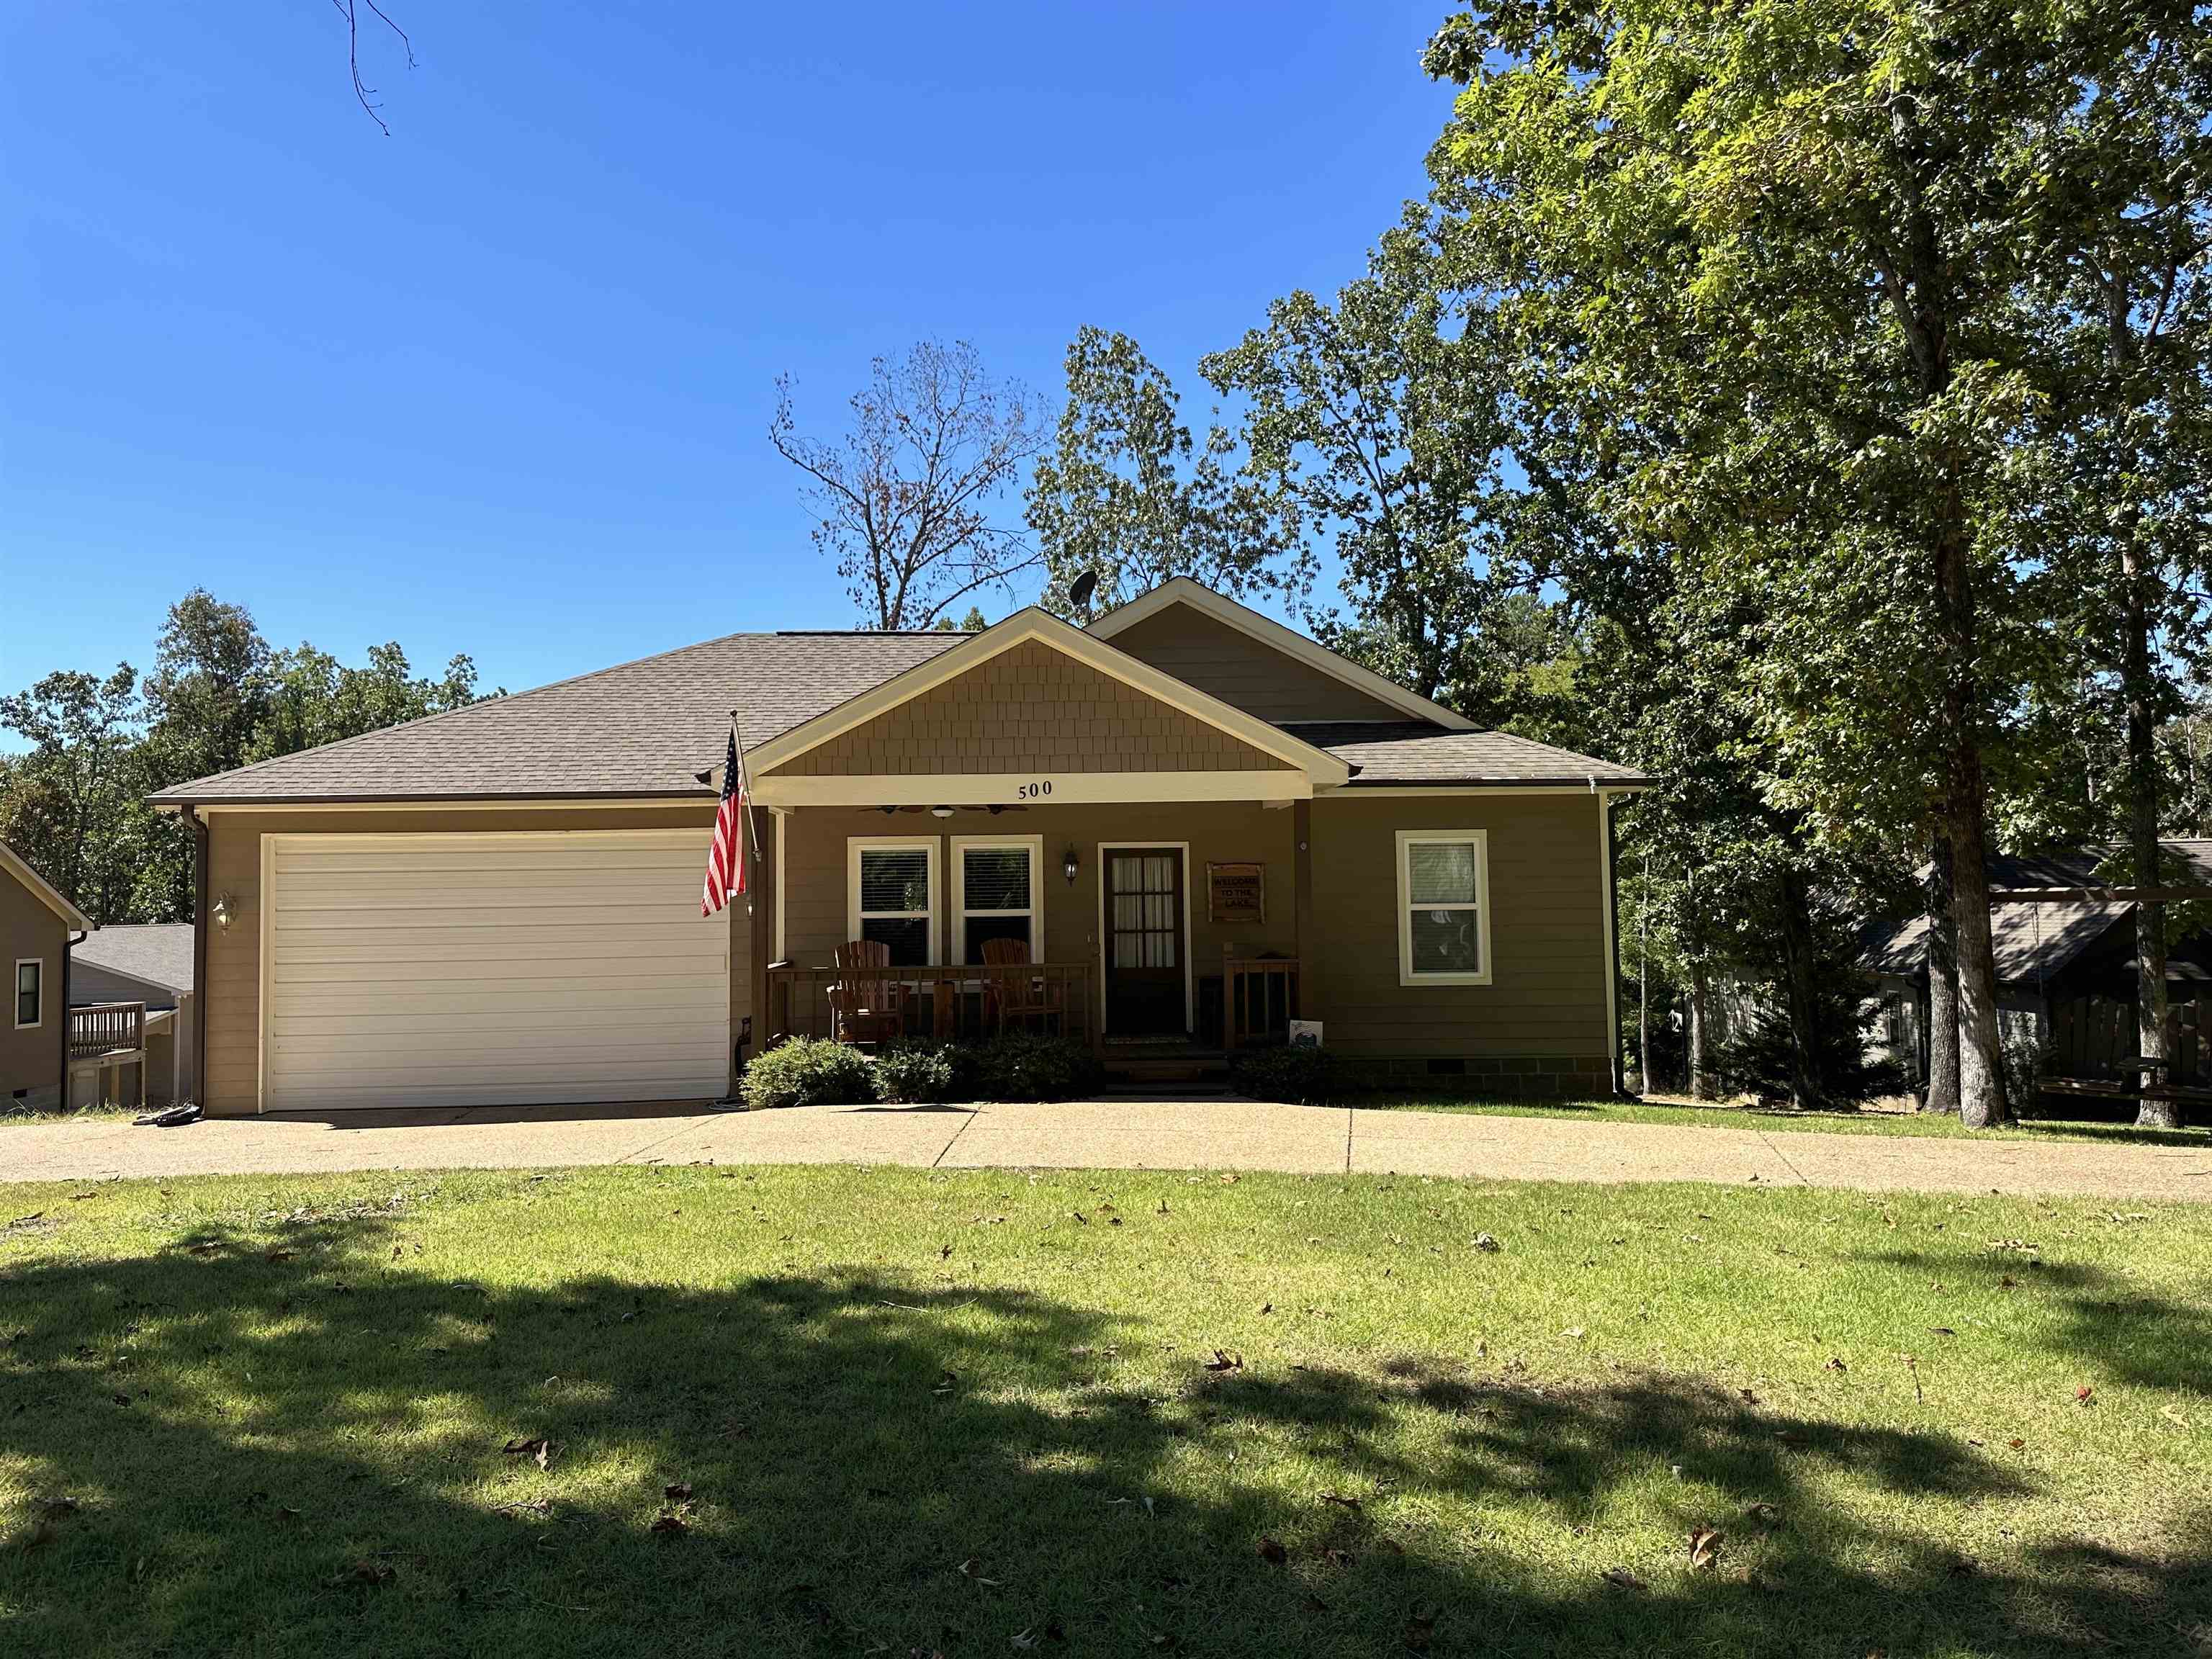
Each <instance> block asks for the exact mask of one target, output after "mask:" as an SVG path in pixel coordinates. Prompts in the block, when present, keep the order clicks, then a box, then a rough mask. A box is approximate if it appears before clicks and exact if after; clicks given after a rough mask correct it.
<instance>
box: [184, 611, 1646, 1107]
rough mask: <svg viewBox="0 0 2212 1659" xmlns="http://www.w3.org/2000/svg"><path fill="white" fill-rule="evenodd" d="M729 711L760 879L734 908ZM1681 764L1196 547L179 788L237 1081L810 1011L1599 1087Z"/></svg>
mask: <svg viewBox="0 0 2212 1659" xmlns="http://www.w3.org/2000/svg"><path fill="white" fill-rule="evenodd" d="M733 715H734V718H735V720H736V723H737V726H738V741H739V742H740V743H741V744H743V746H744V762H743V764H744V772H745V775H746V778H747V782H748V787H749V792H750V800H751V803H752V810H751V811H750V813H749V814H748V818H749V822H750V826H751V830H752V834H751V836H750V841H751V843H752V844H751V846H750V861H751V890H750V901H747V900H740V901H738V902H734V903H732V905H731V906H730V907H729V909H728V911H727V912H726V913H725V914H723V915H718V916H716V917H714V918H713V919H711V920H702V918H701V915H700V890H701V886H702V875H703V872H704V869H705V865H706V857H707V850H708V832H709V828H710V826H711V824H712V823H713V820H714V803H715V799H716V795H717V792H718V789H719V786H720V781H721V779H720V763H721V760H722V757H723V755H724V753H725V750H726V744H727V741H728V734H729V732H730V727H731V722H732V716H733ZM1649 781H1650V780H1648V779H1646V778H1645V777H1644V776H1643V775H1640V774H1638V773H1637V772H1634V771H1632V770H1631V769H1628V768H1626V767H1622V766H1617V765H1613V764H1611V763H1607V762H1605V761H1601V760H1593V759H1590V758H1589V757H1584V756H1580V755H1573V754H1569V753H1567V752H1565V751H1564V750H1558V749H1553V748H1548V747H1547V746H1545V745H1544V744H1538V743H1533V742H1529V741H1528V740H1526V739H1523V738H1515V737H1509V736H1505V735H1504V734H1501V733H1498V732H1483V731H1477V730H1475V729H1474V728H1473V726H1471V724H1470V723H1469V722H1468V720H1465V719H1464V718H1462V716H1460V715H1459V714H1455V713H1454V712H1453V711H1452V710H1450V709H1449V708H1443V707H1441V706H1440V705H1438V704H1437V703H1435V702H1430V701H1429V700H1427V699H1425V698H1423V697H1419V696H1414V695H1413V693H1411V692H1409V691H1407V690H1404V689H1403V688H1401V687H1400V686H1397V685H1395V684H1391V683H1390V682H1389V681H1388V680H1385V679H1383V678H1379V677H1378V676H1376V675H1375V674H1372V673H1370V672H1369V671H1367V670H1365V669H1364V668H1361V667H1359V666H1358V665H1355V664H1353V663H1352V662H1350V661H1348V660H1346V659H1343V658H1341V657H1339V656H1336V655H1334V654H1333V653H1330V652H1328V651H1326V650H1324V649H1323V648H1322V647H1320V646H1318V645H1316V644H1315V643H1314V642H1313V641H1310V640H1309V639H1306V638H1305V637H1304V636H1303V635H1298V634H1297V633H1294V632H1293V631H1291V629H1287V628H1285V627H1283V626H1281V625H1280V624H1279V623H1274V622H1272V621H1270V620H1268V619H1267V618H1266V617H1261V616H1260V615H1259V614H1258V613H1256V612H1255V611H1249V610H1247V609H1246V608H1244V607H1243V606H1242V605H1237V604H1234V603H1232V602H1231V601H1229V600H1227V599H1223V598H1221V597H1220V596H1219V595H1218V594H1215V593H1212V592H1209V591H1207V590H1206V589H1205V588H1203V587H1200V586H1198V585H1197V584H1195V583H1193V582H1190V581H1188V580H1176V581H1171V582H1170V583H1167V584H1166V585H1165V586H1162V587H1160V588H1158V589H1157V590H1155V591H1153V592H1151V593H1148V594H1146V595H1145V596H1144V597H1143V598H1141V599H1138V600H1136V601H1135V602H1133V603H1132V604H1130V605H1126V606H1124V607H1122V608H1121V609H1120V610H1118V611H1114V612H1112V613H1111V614H1109V615H1108V616H1106V617H1103V618H1102V619H1100V620H1099V621H1097V622H1096V623H1093V624H1092V625H1091V627H1090V628H1089V629H1077V628H1073V627H1071V626H1070V625H1068V624H1067V623H1063V622H1061V621H1060V620H1058V619H1057V618H1055V617H1051V616H1048V615H1047V614H1046V613H1044V612H1043V611H1038V610H1035V609H1030V610H1025V611H1020V612H1018V613H1017V614H1015V615H1014V616H1012V617H1008V618H1007V619H1006V621H1004V622H1002V623H998V624H997V625H996V626H994V627H992V628H989V629H985V630H983V631H981V633H977V634H972V635H967V634H950V633H928V634H884V633H831V632H823V633H780V634H737V635H730V636H728V637H726V638H724V639H720V640H714V641H708V642H707V643H705V644H703V645H696V646H692V647H687V648H685V649H683V650H678V651H671V652H669V653H665V654H664V655H661V656H656V657H650V658H647V659H643V660H641V661H638V662H634V663H629V664H626V665H623V666H621V667H617V668H611V669H606V670H605V671H601V672H599V673H595V674H587V675H585V676H583V677H581V678H576V679H572V680H566V681H562V682H561V683H559V684H554V685H550V686H545V687H543V688H541V689H539V690H535V691H530V692H526V693H522V694H520V695H519V696H509V697H505V698H501V699H499V700H496V701H489V702H482V703H477V704H473V705H471V706H470V707H467V708H460V709H456V710H453V711H451V712H449V713H447V714H438V715H434V716H432V717H430V718H429V719H427V720H417V721H415V722H413V723H412V724H410V725H407V726H396V727H392V728H391V729H388V730H386V731H381V732H371V733H368V734H366V735H364V736H361V737H356V738H349V739H347V740H345V741H343V742H341V743H336V744H329V745H327V746H326V747H324V748H321V749H317V750H307V751H306V752H303V753H301V754H296V755H290V756H286V757H283V758H280V759H276V760H271V761H264V762H262V763H258V764H256V765H252V766H247V767H244V768H241V769H238V770H236V771H234V772H229V773H225V774H222V775H219V776H216V777H213V778H206V779H202V780H200V781H197V782H194V783H189V784H185V785H181V786H179V787H176V788H173V789H169V790H165V791H163V792H162V793H161V794H159V795H157V796H155V798H154V799H155V804H156V805H158V806H160V807H161V808H162V809H163V810H167V811H179V812H182V813H184V814H185V815H186V816H187V817H189V818H191V820H193V821H194V823H195V824H196V826H197V835H198V836H199V837H200V842H199V844H200V848H201V868H200V874H199V881H200V884H201V893H200V896H199V898H200V902H199V903H198V906H197V914H198V915H199V916H200V917H201V919H202V920H201V921H200V923H199V927H200V937H199V940H198V948H199V950H200V951H201V952H202V955H201V957H200V971H199V972H198V974H197V975H196V976H195V979H194V984H195V986H196V987H197V990H198V992H199V996H198V997H197V1003H198V1005H199V1018H200V1021H201V1023H202V1024H203V1025H204V1044H203V1045H202V1046H201V1048H200V1051H199V1052H200V1053H201V1054H202V1055H203V1056H204V1064H203V1066H202V1067H201V1077H202V1083H203V1093H204V1100H203V1103H204V1105H206V1106H207V1107H208V1108H209V1109H210V1110H213V1111H216V1112H250V1111H252V1110H255V1109H263V1110H286V1109H304V1110H313V1111H329V1110H333V1109H347V1108H352V1107H369V1106H384V1105H391V1104H395V1103H406V1104H415V1105H431V1104H464V1103H500V1102H507V1103H523V1102H529V1103H538V1102H545V1103H559V1102H591V1101H601V1100H623V1099H652V1098H665V1099H693V1098H698V1097H714V1096H720V1095H722V1094H724V1093H725V1092H726V1091H727V1090H728V1089H729V1088H730V1086H731V1085H732V1079H733V1076H734V1070H735V1067H736V1066H738V1065H739V1064H741V1063H742V1060H743V1058H744V1056H745V1055H746V1054H751V1053H757V1052H758V1050H759V1048H761V1047H762V1046H763V1043H764V1042H772V1041H774V1040H775V1039H776V1038H777V1037H779V1036H782V1035H784V1034H785V1033H787V1032H794V1031H795V1032H810V1033H816V1034H822V1035H829V1034H833V1033H837V1032H841V1031H842V1032H844V1033H846V1034H848V1035H852V1034H866V1035H871V1036H876V1037H882V1036H886V1035H890V1034H891V1033H892V1032H894V1031H896V1030H904V1031H907V1032H912V1033H920V1034H932V1033H934V1034H938V1035H952V1036H968V1035H971V1034H974V1033H976V1032H979V1031H981V1030H993V1029H998V1028H1000V1026H1002V1025H1005V1024H1018V1025H1022V1026H1025V1027H1028V1028H1030V1029H1038V1030H1049V1031H1064V1032H1066V1034H1068V1035H1070V1036H1079V1037H1082V1038H1085V1039H1087V1040H1089V1041H1091V1042H1095V1043H1097V1044H1099V1045H1100V1046H1101V1047H1102V1048H1103V1052H1104V1054H1105V1055H1106V1058H1107V1060H1108V1062H1109V1066H1121V1067H1124V1068H1127V1069H1132V1070H1134V1069H1136V1068H1138V1067H1139V1066H1142V1065H1143V1064H1146V1063H1148V1062H1152V1061H1157V1060H1161V1059H1162V1058H1163V1057H1164V1058H1165V1060H1166V1061H1167V1062H1168V1063H1179V1062H1180V1061H1181V1060H1188V1059H1191V1058H1193V1057H1195V1058H1197V1059H1200V1060H1206V1059H1208V1058H1210V1057H1212V1055H1214V1054H1216V1053H1217V1052H1218V1049H1219V1048H1221V1047H1222V1046H1223V1045H1224V1044H1225V1042H1229V1041H1232V1040H1233V1041H1243V1040H1247V1039H1248V1038H1249V1039H1257V1040H1279V1039H1280V1038H1281V1037H1282V1036H1283V1035H1284V1033H1285V1024H1286V1021H1287V1018H1289V1017H1291V1015H1293V1014H1295V1015H1296V1017H1297V1018H1303V1019H1306V1020H1313V1021H1319V1022H1321V1023H1322V1030H1323V1038H1324V1041H1325V1042H1327V1043H1328V1046H1329V1047H1331V1048H1335V1049H1338V1050H1340V1051H1342V1052H1344V1053H1345V1054H1346V1055H1348V1056H1350V1057H1352V1060H1354V1061H1355V1062H1356V1063H1358V1064H1359V1065H1361V1066H1366V1067H1369V1068H1372V1069H1374V1070H1377V1071H1389V1072H1395V1073H1402V1074H1410V1075H1413V1076H1426V1075H1432V1074H1438V1073H1442V1074H1449V1075H1452V1076H1455V1077H1459V1076H1467V1077H1471V1078H1474V1079H1480V1081H1481V1082H1482V1083H1483V1084H1484V1085H1486V1086H1489V1087H1493V1088H1498V1089H1501V1090H1522V1091H1535V1092H1545V1093H1566V1092H1577V1093H1602V1092H1604V1091H1607V1089H1609V1088H1610V1087H1612V1086H1613V1080H1614V1078H1615V1075H1616V1073H1615V1063H1616V1055H1615V1052H1614V1051H1615V1046H1616V1045H1615V1040H1614V1034H1615V1030H1616V1024H1617V1022H1616V1019H1615V1018H1614V1006H1613V1005H1614V997H1615V991H1614V987H1615V973H1614V967H1613V937H1612V933H1613V916H1612V897H1613V895H1612V867H1611V859H1610V850H1609V849H1610V809H1611V807H1612V805H1613V801H1614V800H1615V799H1616V798H1617V797H1619V796H1620V795H1621V794H1624V793H1629V792H1632V791H1634V790H1636V789H1638V788H1640V787H1644V786H1645V785H1646V784H1648V782H1649ZM855 939H861V940H867V941H872V942H874V943H875V944H877V945H881V946H882V947H884V949H885V950H886V951H888V952H889V954H890V960H891V963H892V966H891V967H890V969H888V970H884V973H883V974H882V975H881V977H879V978H878V977H875V976H873V975H871V976H867V977H865V978H864V977H859V976H855V975H853V974H851V973H849V972H847V971H843V970H841V969H837V968H836V967H835V966H833V962H834V959H835V957H836V954H837V952H838V951H839V949H840V947H841V946H842V945H844V944H845V943H846V942H847V941H848V940H855ZM994 939H996V940H1011V941H1013V942H1012V943H1011V944H1000V945H993V946H991V948H992V950H993V951H994V952H995V953H998V954H1000V955H1001V956H1003V955H1004V954H1005V953H1006V952H1009V951H1012V952H1022V951H1025V952H1026V954H1027V959H1028V961H1029V962H1030V963H1032V964H1034V965H1033V967H1031V968H1025V969H1013V970H1012V971H1009V970H1008V969H1005V968H1004V967H1000V968H998V969H990V970H986V969H984V967H983V966H982V962H983V956H984V951H985V949H986V946H987V944H988V943H989V942H990V941H992V940H994ZM864 1004H865V1005H866V1006H862V1005H864Z"/></svg>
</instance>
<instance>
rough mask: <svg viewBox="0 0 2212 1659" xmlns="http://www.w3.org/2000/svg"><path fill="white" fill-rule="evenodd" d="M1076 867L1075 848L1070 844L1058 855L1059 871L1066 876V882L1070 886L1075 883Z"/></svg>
mask: <svg viewBox="0 0 2212 1659" xmlns="http://www.w3.org/2000/svg"><path fill="white" fill-rule="evenodd" d="M1078 867H1079V866H1078V862H1077V860H1076V856H1075V848H1073V847H1072V846H1071V847H1070V848H1068V849H1067V850H1066V852H1065V853H1062V854H1060V874H1061V875H1063V876H1066V878H1067V884H1068V885H1069V886H1071V887H1073V886H1074V885H1075V872H1076V870H1077V868H1078Z"/></svg>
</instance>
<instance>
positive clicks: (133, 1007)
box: [69, 1002, 146, 1060]
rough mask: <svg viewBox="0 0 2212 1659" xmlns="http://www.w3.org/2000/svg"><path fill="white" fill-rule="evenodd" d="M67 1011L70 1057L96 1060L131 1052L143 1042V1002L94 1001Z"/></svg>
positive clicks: (143, 1043) (144, 1039)
mask: <svg viewBox="0 0 2212 1659" xmlns="http://www.w3.org/2000/svg"><path fill="white" fill-rule="evenodd" d="M69 1012H70V1059H71V1060H97V1059H99V1058H100V1057H101V1056H102V1055H104V1054H133V1053H136V1052H137V1051H138V1050H141V1049H143V1048H145V1046H146V1005H145V1004H144V1003H143V1002H95V1003H88V1004H87V1005H85V1006H82V1007H80V1008H72V1009H70V1011H69Z"/></svg>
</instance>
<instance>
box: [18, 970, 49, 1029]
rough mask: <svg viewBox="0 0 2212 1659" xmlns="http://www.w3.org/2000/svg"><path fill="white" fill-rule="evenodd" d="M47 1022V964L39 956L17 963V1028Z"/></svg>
mask: <svg viewBox="0 0 2212 1659" xmlns="http://www.w3.org/2000/svg"><path fill="white" fill-rule="evenodd" d="M43 1024H46V963H44V962H43V961H41V960H40V958H39V957H21V958H20V959H18V961H17V962H16V963H15V1029H16V1030H19V1031H20V1030H23V1029H24V1028H25V1027H26V1026H30V1025H43Z"/></svg>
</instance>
